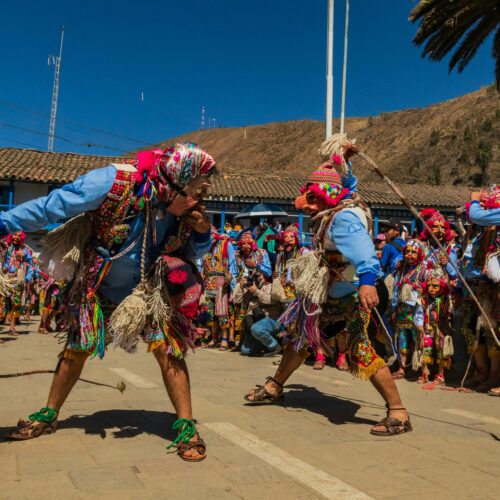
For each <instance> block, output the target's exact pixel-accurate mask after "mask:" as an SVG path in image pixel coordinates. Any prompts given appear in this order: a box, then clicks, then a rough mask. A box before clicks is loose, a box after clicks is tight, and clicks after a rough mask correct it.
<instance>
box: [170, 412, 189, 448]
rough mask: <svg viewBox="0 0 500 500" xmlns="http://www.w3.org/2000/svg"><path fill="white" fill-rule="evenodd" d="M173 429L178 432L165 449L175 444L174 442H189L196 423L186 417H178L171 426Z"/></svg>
mask: <svg viewBox="0 0 500 500" xmlns="http://www.w3.org/2000/svg"><path fill="white" fill-rule="evenodd" d="M172 428H173V429H175V430H178V431H179V434H178V435H177V437H176V438H175V439H174V440H173V441H172V442H171V443H170V444H169V445H168V446H167V450H169V449H170V448H172V447H173V446H175V445H176V444H178V443H180V442H182V443H189V441H190V440H191V439H192V438H193V437H194V436H195V435H196V425H195V422H194V420H189V419H187V418H179V419H177V420H176V421H175V422H174V425H173V426H172Z"/></svg>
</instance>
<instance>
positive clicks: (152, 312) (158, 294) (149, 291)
mask: <svg viewBox="0 0 500 500" xmlns="http://www.w3.org/2000/svg"><path fill="white" fill-rule="evenodd" d="M163 276H165V271H164V269H163V259H161V258H160V259H158V261H157V263H156V266H155V271H154V274H153V276H152V278H151V279H150V280H149V281H148V282H147V283H146V286H145V291H146V298H145V301H146V314H147V317H148V321H149V322H150V323H152V324H153V325H163V324H165V323H167V322H168V321H170V318H171V316H172V309H171V308H170V302H169V298H168V294H167V287H166V286H165V285H164V283H163Z"/></svg>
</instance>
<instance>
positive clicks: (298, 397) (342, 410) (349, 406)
mask: <svg viewBox="0 0 500 500" xmlns="http://www.w3.org/2000/svg"><path fill="white" fill-rule="evenodd" d="M265 404H269V403H263V404H259V403H247V404H246V405H245V406H262V405H265ZM274 404H276V405H279V406H281V407H283V408H286V409H290V410H307V411H312V412H313V413H317V414H318V415H322V416H324V417H326V418H327V419H328V420H329V421H330V422H332V423H333V424H335V425H342V424H347V423H353V424H369V425H374V424H376V423H377V422H376V421H375V420H370V419H366V418H362V417H357V416H356V413H357V412H358V410H359V409H360V408H361V405H359V404H357V403H354V402H352V401H349V400H347V399H344V398H338V397H336V396H333V395H331V394H325V393H323V392H321V391H319V390H318V389H316V388H315V387H310V386H308V385H303V384H290V385H286V387H285V392H284V398H283V399H281V400H280V401H279V402H277V403H274Z"/></svg>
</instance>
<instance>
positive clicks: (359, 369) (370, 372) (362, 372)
mask: <svg viewBox="0 0 500 500" xmlns="http://www.w3.org/2000/svg"><path fill="white" fill-rule="evenodd" d="M385 366H387V365H386V363H385V361H384V360H383V359H382V358H381V357H379V356H377V357H376V358H375V359H374V360H373V362H372V363H371V364H370V366H367V367H364V366H360V365H358V364H357V363H349V372H350V373H351V374H352V375H355V376H356V377H358V378H359V379H361V380H370V379H371V378H372V377H373V376H374V375H376V373H377V372H378V371H379V370H380V369H382V368H384V367H385Z"/></svg>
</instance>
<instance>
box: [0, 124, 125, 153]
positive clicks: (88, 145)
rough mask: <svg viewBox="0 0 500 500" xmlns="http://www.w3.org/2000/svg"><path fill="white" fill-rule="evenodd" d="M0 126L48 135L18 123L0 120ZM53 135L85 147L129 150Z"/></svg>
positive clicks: (119, 150) (122, 151)
mask: <svg viewBox="0 0 500 500" xmlns="http://www.w3.org/2000/svg"><path fill="white" fill-rule="evenodd" d="M0 127H5V128H13V129H17V130H22V131H24V132H29V133H30V134H36V135H43V136H45V137H47V136H48V135H49V134H47V133H46V132H40V131H39V130H33V129H31V128H27V127H20V126H18V125H14V124H12V123H6V122H0ZM54 137H56V138H57V139H60V140H61V141H65V142H68V143H70V144H74V145H75V146H85V147H89V148H91V147H95V148H101V149H109V150H112V151H118V152H120V153H130V151H125V150H124V149H118V148H113V147H111V146H104V145H103V144H93V143H90V142H88V143H81V142H75V141H72V140H71V139H68V138H67V137H63V136H61V135H54Z"/></svg>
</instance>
